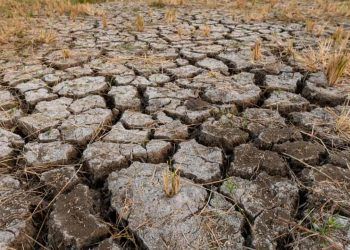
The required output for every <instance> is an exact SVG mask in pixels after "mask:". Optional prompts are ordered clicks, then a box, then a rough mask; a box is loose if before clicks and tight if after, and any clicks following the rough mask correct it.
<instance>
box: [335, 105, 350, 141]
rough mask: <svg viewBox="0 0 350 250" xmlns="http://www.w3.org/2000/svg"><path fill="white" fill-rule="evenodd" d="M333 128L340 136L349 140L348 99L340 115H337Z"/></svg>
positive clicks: (349, 114) (349, 118)
mask: <svg viewBox="0 0 350 250" xmlns="http://www.w3.org/2000/svg"><path fill="white" fill-rule="evenodd" d="M335 130H336V132H337V133H338V134H340V135H341V136H342V137H344V138H345V139H347V140H349V141H350V106H349V101H348V102H347V104H346V105H345V106H344V108H343V110H342V112H341V113H340V115H337V117H336V122H335Z"/></svg>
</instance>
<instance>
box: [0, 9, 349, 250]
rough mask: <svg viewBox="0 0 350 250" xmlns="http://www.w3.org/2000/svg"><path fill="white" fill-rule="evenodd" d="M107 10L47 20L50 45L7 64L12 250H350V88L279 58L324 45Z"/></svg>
mask: <svg viewBox="0 0 350 250" xmlns="http://www.w3.org/2000/svg"><path fill="white" fill-rule="evenodd" d="M99 7H100V8H103V9H104V10H105V12H106V13H107V16H108V26H107V27H106V28H102V23H101V20H99V19H97V18H96V17H90V16H86V17H79V18H78V19H77V20H76V21H72V20H70V19H68V18H67V17H60V18H56V19H47V22H46V23H45V26H46V28H49V29H52V30H54V31H55V32H57V33H58V34H59V36H60V37H62V39H60V40H59V41H58V42H57V43H56V44H55V45H54V46H41V47H39V48H37V50H36V51H35V53H34V55H33V56H32V57H31V58H21V57H11V58H1V59H0V83H1V86H0V124H1V128H0V174H1V175H0V248H1V249H11V248H12V249H315V250H316V249H321V248H327V247H328V249H350V195H349V191H350V169H349V162H350V150H349V144H350V142H349V140H348V139H347V138H344V137H343V136H342V135H340V134H338V133H337V132H336V130H335V129H334V120H335V118H334V114H340V112H341V111H342V110H343V109H344V108H348V107H344V106H342V105H343V104H344V101H345V99H346V97H347V95H348V93H349V89H346V88H345V87H343V86H341V87H340V88H335V87H327V82H326V81H327V80H326V79H325V77H324V75H323V73H322V72H317V73H313V74H308V73H307V72H306V70H305V69H303V68H301V67H299V66H298V65H296V64H295V62H294V61H292V60H289V59H286V58H280V57H279V56H278V53H277V52H276V51H277V47H276V46H277V45H276V43H275V42H274V41H275V40H274V37H275V35H276V34H277V35H278V36H280V37H281V39H282V40H284V41H287V40H288V39H291V38H294V39H295V44H296V46H298V45H300V46H301V45H304V44H305V43H307V44H308V45H310V46H313V45H315V44H316V41H315V40H314V39H313V37H312V36H311V35H310V34H308V33H306V32H305V27H304V25H303V24H299V23H283V22H278V21H276V22H251V23H243V22H239V21H233V20H232V18H231V17H230V16H229V15H226V14H225V13H224V12H220V11H218V10H215V9H211V10H206V9H202V10H200V9H195V8H183V7H179V9H178V11H177V12H178V14H177V20H176V21H175V23H171V24H166V23H165V22H164V19H163V17H164V15H165V11H166V10H165V9H162V8H159V9H157V8H155V9H152V12H149V11H148V8H147V7H146V6H144V5H140V7H139V9H138V12H140V13H143V14H144V16H145V23H146V26H145V30H144V31H142V32H137V31H135V30H133V29H132V28H130V26H129V25H130V23H133V22H134V17H135V9H134V7H133V6H131V5H130V4H129V5H128V4H126V5H125V4H122V3H103V4H100V5H99ZM179 25H181V29H182V31H181V34H179V31H178V28H177V27H178V26H179ZM204 25H208V26H209V27H210V33H209V34H204V33H202V32H201V27H202V26H204ZM348 25H349V24H348ZM333 28H334V27H331V25H330V26H329V27H327V28H326V30H325V32H326V34H331V32H332V31H333V30H334V29H333ZM257 39H261V40H262V42H263V46H262V50H263V51H262V53H263V59H262V61H253V60H252V58H251V46H252V45H254V43H255V41H256V40H257ZM64 47H66V48H69V51H70V52H69V53H70V55H69V57H68V58H67V57H65V56H64V55H63V54H62V51H61V49H62V48H64ZM344 88H345V89H344ZM321 142H322V143H321ZM166 169H172V170H174V169H178V170H179V173H180V176H181V177H180V187H181V188H180V191H179V193H178V194H176V195H175V196H173V197H167V196H166V194H165V192H164V191H163V172H164V170H166Z"/></svg>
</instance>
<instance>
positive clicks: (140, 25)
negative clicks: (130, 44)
mask: <svg viewBox="0 0 350 250" xmlns="http://www.w3.org/2000/svg"><path fill="white" fill-rule="evenodd" d="M135 28H136V30H137V31H138V32H142V31H144V30H145V20H144V18H143V16H142V15H141V14H138V15H137V16H136V20H135Z"/></svg>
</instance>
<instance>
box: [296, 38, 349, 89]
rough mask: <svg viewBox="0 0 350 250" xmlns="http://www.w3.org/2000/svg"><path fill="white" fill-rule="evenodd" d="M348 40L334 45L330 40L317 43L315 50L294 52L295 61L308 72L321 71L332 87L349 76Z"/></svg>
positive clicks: (310, 48)
mask: <svg viewBox="0 0 350 250" xmlns="http://www.w3.org/2000/svg"><path fill="white" fill-rule="evenodd" d="M348 39H349V37H348V38H346V39H343V40H342V41H341V44H336V43H335V42H334V41H333V39H332V38H330V39H325V40H322V41H321V42H319V44H318V45H317V47H316V48H312V47H309V48H308V49H305V50H304V51H302V52H295V53H294V55H295V59H296V61H298V62H299V63H300V64H301V66H302V67H304V68H305V69H306V70H308V71H310V72H317V71H323V72H324V73H325V75H326V76H327V80H328V84H329V85H331V86H333V85H336V84H338V83H339V82H340V81H341V78H342V77H343V76H347V75H349V74H350V63H349V60H350V53H349V51H348V49H347V43H348Z"/></svg>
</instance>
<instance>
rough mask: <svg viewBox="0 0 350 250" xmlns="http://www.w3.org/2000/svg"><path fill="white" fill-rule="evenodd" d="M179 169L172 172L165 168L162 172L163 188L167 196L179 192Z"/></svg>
mask: <svg viewBox="0 0 350 250" xmlns="http://www.w3.org/2000/svg"><path fill="white" fill-rule="evenodd" d="M178 172H179V170H178V169H176V170H175V171H174V172H172V171H170V170H165V171H164V172H163V190H164V193H165V194H166V196H167V197H169V198H170V197H173V196H175V195H176V194H178V193H179V192H180V189H181V186H180V185H181V184H180V175H179V173H178Z"/></svg>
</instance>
